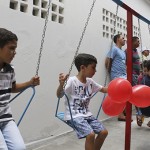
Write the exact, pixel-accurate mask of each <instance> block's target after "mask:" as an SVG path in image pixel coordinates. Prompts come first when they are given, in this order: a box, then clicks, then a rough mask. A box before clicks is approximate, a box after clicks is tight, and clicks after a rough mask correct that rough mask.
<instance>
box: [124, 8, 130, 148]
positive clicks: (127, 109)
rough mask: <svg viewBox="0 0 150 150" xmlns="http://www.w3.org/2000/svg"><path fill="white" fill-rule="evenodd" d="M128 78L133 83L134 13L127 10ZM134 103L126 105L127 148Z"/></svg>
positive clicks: (127, 146)
mask: <svg viewBox="0 0 150 150" xmlns="http://www.w3.org/2000/svg"><path fill="white" fill-rule="evenodd" d="M127 79H128V81H129V82H130V83H132V13H131V11H129V10H127ZM131 116H132V105H131V104H130V103H129V102H127V105H126V128H125V150H130V143H131Z"/></svg>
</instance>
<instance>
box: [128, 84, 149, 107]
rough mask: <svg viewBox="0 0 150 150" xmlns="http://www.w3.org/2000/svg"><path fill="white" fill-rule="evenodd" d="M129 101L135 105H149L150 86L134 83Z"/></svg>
mask: <svg viewBox="0 0 150 150" xmlns="http://www.w3.org/2000/svg"><path fill="white" fill-rule="evenodd" d="M129 102H130V103H132V104H133V105H135V106H137V107H147V106H150V87H149V86H146V85H136V86H134V87H133V88H132V97H131V98H130V99H129Z"/></svg>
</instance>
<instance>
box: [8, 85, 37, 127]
mask: <svg viewBox="0 0 150 150" xmlns="http://www.w3.org/2000/svg"><path fill="white" fill-rule="evenodd" d="M29 88H32V90H33V93H32V95H31V97H30V99H29V101H28V103H27V105H26V107H25V109H24V111H23V112H22V114H21V117H20V118H19V121H18V123H17V126H19V125H20V123H21V121H22V119H23V117H24V115H25V113H26V112H27V110H28V108H29V106H30V104H31V102H32V100H33V97H34V96H35V88H34V86H28V87H27V88H25V89H23V90H22V91H21V92H19V93H18V94H17V95H15V96H14V97H13V98H12V99H11V100H10V102H12V101H13V100H14V99H15V98H17V97H18V96H19V95H20V94H22V93H23V92H24V91H26V90H27V89H29ZM10 102H9V103H10Z"/></svg>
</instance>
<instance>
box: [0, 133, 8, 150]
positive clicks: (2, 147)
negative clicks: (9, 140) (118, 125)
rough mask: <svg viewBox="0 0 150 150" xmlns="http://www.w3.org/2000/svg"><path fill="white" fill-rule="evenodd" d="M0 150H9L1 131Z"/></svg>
mask: <svg viewBox="0 0 150 150" xmlns="http://www.w3.org/2000/svg"><path fill="white" fill-rule="evenodd" d="M0 150H8V148H7V145H6V142H5V139H4V137H3V134H2V132H1V131H0Z"/></svg>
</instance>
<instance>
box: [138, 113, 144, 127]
mask: <svg viewBox="0 0 150 150" xmlns="http://www.w3.org/2000/svg"><path fill="white" fill-rule="evenodd" d="M136 122H137V125H138V126H139V127H141V126H142V124H143V122H144V116H142V115H136Z"/></svg>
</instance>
